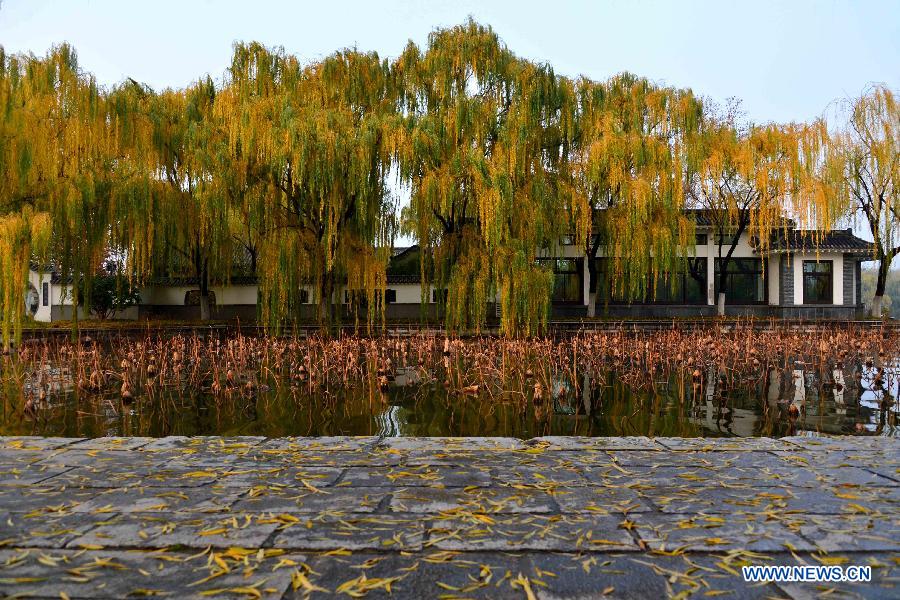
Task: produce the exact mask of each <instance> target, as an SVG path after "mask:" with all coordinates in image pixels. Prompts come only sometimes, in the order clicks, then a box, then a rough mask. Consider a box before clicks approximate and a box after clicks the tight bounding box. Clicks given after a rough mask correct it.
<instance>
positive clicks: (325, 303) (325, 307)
mask: <svg viewBox="0 0 900 600" xmlns="http://www.w3.org/2000/svg"><path fill="white" fill-rule="evenodd" d="M333 293H334V274H333V273H332V271H331V270H330V269H328V270H325V271H324V273H322V282H321V283H320V284H319V311H318V315H317V316H318V320H319V327H320V328H321V329H322V330H323V331H327V332H330V330H331V322H332V318H331V317H332V314H331V308H332V303H333V298H332V295H333Z"/></svg>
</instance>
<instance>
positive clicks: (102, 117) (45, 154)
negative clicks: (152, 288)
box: [0, 45, 110, 345]
mask: <svg viewBox="0 0 900 600" xmlns="http://www.w3.org/2000/svg"><path fill="white" fill-rule="evenodd" d="M0 107H2V110H0V298H2V301H0V306H2V313H3V322H2V334H3V342H4V344H6V345H8V344H9V342H10V331H11V329H13V330H14V331H15V337H16V338H18V337H19V335H20V332H21V319H22V316H23V310H22V298H23V297H24V292H25V285H26V282H27V276H28V267H29V262H30V261H31V260H33V259H37V260H38V262H40V263H42V265H46V264H47V263H48V262H49V259H50V257H51V251H53V252H52V255H54V256H57V257H60V258H61V261H60V262H61V267H62V270H63V275H82V277H73V279H74V280H75V281H78V280H80V279H84V278H85V277H86V278H88V280H89V279H90V276H91V275H92V274H93V273H94V272H95V271H96V269H97V267H98V266H99V264H100V261H101V260H102V258H103V251H104V249H105V245H106V226H105V225H106V223H107V217H108V214H107V211H106V205H105V204H104V203H103V202H96V201H95V200H96V198H97V195H98V194H99V195H100V196H101V197H105V196H104V194H105V190H104V189H103V188H102V186H101V184H102V182H103V180H104V177H105V175H104V173H105V169H106V167H107V165H108V161H109V156H110V155H109V151H110V137H109V135H108V129H107V114H106V107H105V101H104V96H103V94H102V91H101V90H100V89H99V88H98V86H97V84H96V82H95V81H94V79H93V78H92V77H90V76H89V75H86V74H85V73H83V72H82V71H81V70H80V69H79V67H78V61H77V58H76V56H75V53H74V51H73V50H72V49H71V48H70V47H69V46H66V45H62V46H59V47H56V48H53V49H52V50H51V51H50V52H49V53H48V55H47V56H46V57H44V58H37V57H34V56H32V55H22V56H10V55H7V54H5V53H4V52H3V50H2V49H0ZM51 232H52V233H51ZM57 266H60V265H57ZM75 285H76V286H77V285H78V284H77V283H76V284H75ZM77 297H78V294H77V290H75V291H74V293H73V294H72V299H73V303H74V304H77ZM76 314H77V310H76Z"/></svg>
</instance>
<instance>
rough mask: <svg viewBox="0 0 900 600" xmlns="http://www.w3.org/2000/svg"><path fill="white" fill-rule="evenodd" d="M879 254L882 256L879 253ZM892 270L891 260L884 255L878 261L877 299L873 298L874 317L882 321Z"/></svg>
mask: <svg viewBox="0 0 900 600" xmlns="http://www.w3.org/2000/svg"><path fill="white" fill-rule="evenodd" d="M879 254H882V253H881V252H879ZM890 268H891V259H890V258H888V257H887V256H884V255H882V256H881V258H880V260H879V261H878V280H877V281H876V282H875V297H874V298H872V317H873V318H875V319H880V318H881V317H882V314H881V305H882V299H883V298H884V290H885V286H886V285H887V276H888V272H889V271H890Z"/></svg>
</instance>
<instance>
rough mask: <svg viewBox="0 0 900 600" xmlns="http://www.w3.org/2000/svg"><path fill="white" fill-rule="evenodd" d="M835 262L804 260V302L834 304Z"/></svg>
mask: <svg viewBox="0 0 900 600" xmlns="http://www.w3.org/2000/svg"><path fill="white" fill-rule="evenodd" d="M832 267H833V263H832V261H830V260H821V261H816V260H804V261H803V304H832V303H833V302H834V292H833V287H832V282H833V277H832Z"/></svg>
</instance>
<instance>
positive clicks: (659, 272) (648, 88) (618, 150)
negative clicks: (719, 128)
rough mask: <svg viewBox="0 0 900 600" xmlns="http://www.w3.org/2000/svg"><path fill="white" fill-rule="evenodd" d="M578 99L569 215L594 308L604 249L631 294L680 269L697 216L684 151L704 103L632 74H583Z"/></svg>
mask: <svg viewBox="0 0 900 600" xmlns="http://www.w3.org/2000/svg"><path fill="white" fill-rule="evenodd" d="M578 98H579V102H578V104H579V127H578V135H577V144H576V145H575V147H574V157H575V158H574V160H573V163H574V168H575V170H574V180H575V182H576V185H577V190H578V193H577V194H576V195H575V196H574V200H575V204H574V206H573V209H572V210H571V215H572V216H573V218H574V220H575V231H576V232H578V237H579V239H580V240H581V241H582V242H583V243H584V244H585V255H586V259H587V260H588V268H589V272H590V279H591V281H590V290H591V296H590V300H589V308H588V310H589V314H590V315H593V314H594V310H595V305H596V291H597V286H598V272H597V261H596V257H597V254H598V251H599V250H600V249H603V251H604V254H605V256H607V257H608V258H607V260H608V261H609V264H610V270H609V273H610V274H611V275H613V285H614V286H615V287H616V289H615V290H614V291H615V292H616V293H617V295H621V296H623V297H627V298H633V297H644V296H645V295H646V294H647V292H648V289H647V287H648V285H649V282H650V281H651V280H653V281H656V280H657V279H659V278H660V276H664V275H665V274H666V273H670V272H674V270H675V269H677V268H679V266H680V265H679V261H681V260H684V259H685V257H686V253H687V248H689V247H692V246H693V241H694V235H693V231H694V230H693V222H692V221H691V220H690V219H688V218H687V217H686V216H685V215H684V212H683V210H682V209H683V207H684V186H683V183H684V178H683V177H684V173H683V169H684V167H683V164H682V150H683V148H684V144H685V138H686V136H688V135H690V134H691V133H692V132H693V131H694V130H695V129H696V128H697V126H698V123H699V120H700V116H701V114H702V106H701V104H700V102H699V101H698V100H697V99H695V98H694V96H693V95H692V94H691V92H690V91H689V90H677V89H674V88H667V87H660V86H657V85H654V84H653V83H651V82H650V81H648V80H646V79H641V78H638V77H635V76H633V75H630V74H628V73H625V74H622V75H618V76H616V77H613V78H611V79H610V80H608V81H606V82H600V83H598V82H593V81H590V80H586V79H582V80H580V81H579V82H578ZM648 275H650V277H648Z"/></svg>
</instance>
